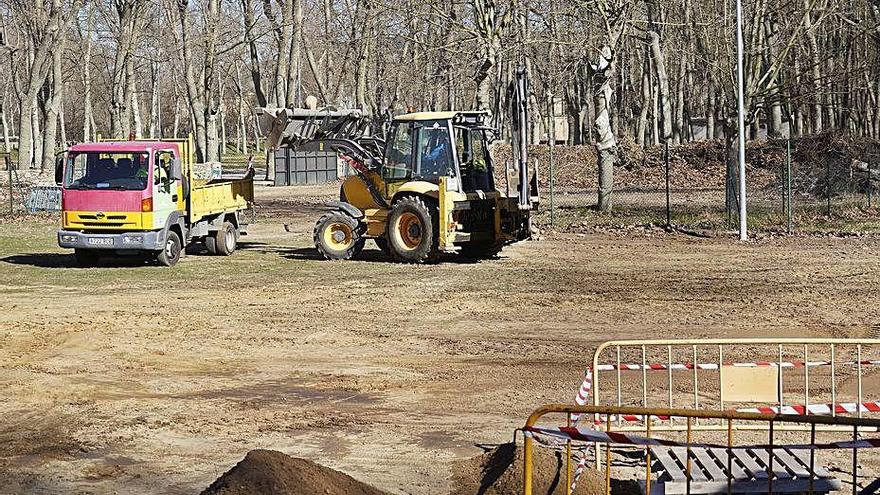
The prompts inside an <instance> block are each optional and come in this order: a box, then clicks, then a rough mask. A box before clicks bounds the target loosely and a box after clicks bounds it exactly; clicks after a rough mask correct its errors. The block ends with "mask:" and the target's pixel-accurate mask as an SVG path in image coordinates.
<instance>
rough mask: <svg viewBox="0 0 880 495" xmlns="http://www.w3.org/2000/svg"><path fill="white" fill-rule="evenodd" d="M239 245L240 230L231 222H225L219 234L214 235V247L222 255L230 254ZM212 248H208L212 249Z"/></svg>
mask: <svg viewBox="0 0 880 495" xmlns="http://www.w3.org/2000/svg"><path fill="white" fill-rule="evenodd" d="M237 246H238V230H237V229H236V228H235V225H232V223H231V222H223V225H222V226H221V227H220V230H218V231H217V235H216V236H215V237H214V249H215V250H216V251H217V254H219V255H220V256H229V255H230V254H232V253H234V252H235V248H236V247H237ZM210 250H211V248H208V251H210Z"/></svg>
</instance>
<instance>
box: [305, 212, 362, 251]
mask: <svg viewBox="0 0 880 495" xmlns="http://www.w3.org/2000/svg"><path fill="white" fill-rule="evenodd" d="M312 237H313V239H314V241H315V248H317V249H318V252H319V253H321V256H323V257H324V258H325V259H328V260H349V259H351V258H353V257H355V256H357V255H358V254H360V252H361V251H362V250H363V249H364V244H365V243H366V242H367V240H366V239H365V238H363V237H361V236H360V233H358V221H357V220H355V219H354V218H352V217H351V216H350V215H346V214H345V213H342V212H341V211H331V212H329V213H325V214H324V215H321V218H319V219H318V221H317V222H315V231H314V235H313V236H312Z"/></svg>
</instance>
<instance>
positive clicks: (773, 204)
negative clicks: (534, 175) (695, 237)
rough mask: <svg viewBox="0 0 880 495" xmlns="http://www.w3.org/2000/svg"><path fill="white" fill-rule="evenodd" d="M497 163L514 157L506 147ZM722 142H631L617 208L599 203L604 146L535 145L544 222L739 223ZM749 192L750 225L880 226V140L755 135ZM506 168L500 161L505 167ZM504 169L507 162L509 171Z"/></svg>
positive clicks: (617, 180)
mask: <svg viewBox="0 0 880 495" xmlns="http://www.w3.org/2000/svg"><path fill="white" fill-rule="evenodd" d="M494 153H495V155H496V162H497V163H499V164H503V163H505V162H507V161H509V158H510V151H509V148H508V147H505V146H497V147H496V148H495V150H494ZM727 158H728V149H727V147H726V145H725V143H723V142H719V141H706V142H694V143H688V144H684V145H679V146H670V147H669V148H668V150H667V149H666V148H665V147H663V146H655V147H648V148H646V149H642V148H641V147H637V146H634V145H627V144H624V145H622V146H621V148H620V150H619V163H618V165H617V166H616V167H615V170H614V193H613V197H612V209H611V211H610V212H602V211H598V209H597V206H596V203H597V196H598V194H597V189H598V181H597V177H598V170H597V163H596V154H595V151H594V149H593V148H592V147H589V146H555V147H554V148H553V150H552V152H551V150H550V149H549V148H548V146H546V145H543V146H533V147H531V149H530V159H532V160H534V161H535V162H536V164H537V166H538V170H539V177H540V180H539V184H540V186H541V210H540V212H539V214H538V216H537V221H538V222H539V223H540V224H542V225H545V226H550V225H552V227H553V228H554V229H557V230H568V231H578V230H582V229H585V228H587V229H588V228H594V227H621V226H660V227H665V226H667V225H669V226H671V227H673V228H677V229H686V230H692V231H695V232H703V233H719V232H724V231H728V230H732V229H734V228H736V226H737V225H738V221H739V219H738V202H739V193H738V177H737V174H738V171H737V169H736V167H735V166H734V167H733V168H732V169H731V171H730V173H728V168H727V167H728V163H734V164H735V163H736V162H735V160H734V161H733V162H729V161H728V159H727ZM747 161H748V166H747V169H746V179H747V180H746V194H747V206H748V216H749V217H748V221H749V229H750V230H758V231H792V232H880V208H878V204H880V197H878V196H880V194H878V192H880V191H878V188H877V186H878V181H880V143H877V142H873V141H863V140H851V139H843V138H834V137H833V136H830V135H822V136H813V137H804V138H798V139H794V140H791V141H787V140H778V141H761V142H753V143H750V144H749V146H748V150H747ZM499 168H501V167H499ZM501 173H502V174H503V169H502V172H501Z"/></svg>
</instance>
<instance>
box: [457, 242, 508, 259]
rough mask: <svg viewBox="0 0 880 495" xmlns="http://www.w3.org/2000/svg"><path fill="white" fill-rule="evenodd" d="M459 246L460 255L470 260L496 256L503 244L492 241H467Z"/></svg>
mask: <svg viewBox="0 0 880 495" xmlns="http://www.w3.org/2000/svg"><path fill="white" fill-rule="evenodd" d="M460 247H461V251H459V252H458V254H459V255H460V256H462V257H464V258H467V259H471V260H486V259H490V258H494V257H495V256H497V255H498V253H500V252H501V248H502V247H503V246H502V245H501V244H497V243H494V242H468V243H465V244H462V245H461V246H460Z"/></svg>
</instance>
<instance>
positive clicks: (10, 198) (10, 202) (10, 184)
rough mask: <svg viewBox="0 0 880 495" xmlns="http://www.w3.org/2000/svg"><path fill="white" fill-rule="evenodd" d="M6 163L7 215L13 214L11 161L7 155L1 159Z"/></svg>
mask: <svg viewBox="0 0 880 495" xmlns="http://www.w3.org/2000/svg"><path fill="white" fill-rule="evenodd" d="M3 158H4V160H5V161H6V170H7V171H9V214H10V215H12V213H13V200H12V160H11V159H10V158H9V155H6V156H4V157H3Z"/></svg>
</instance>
